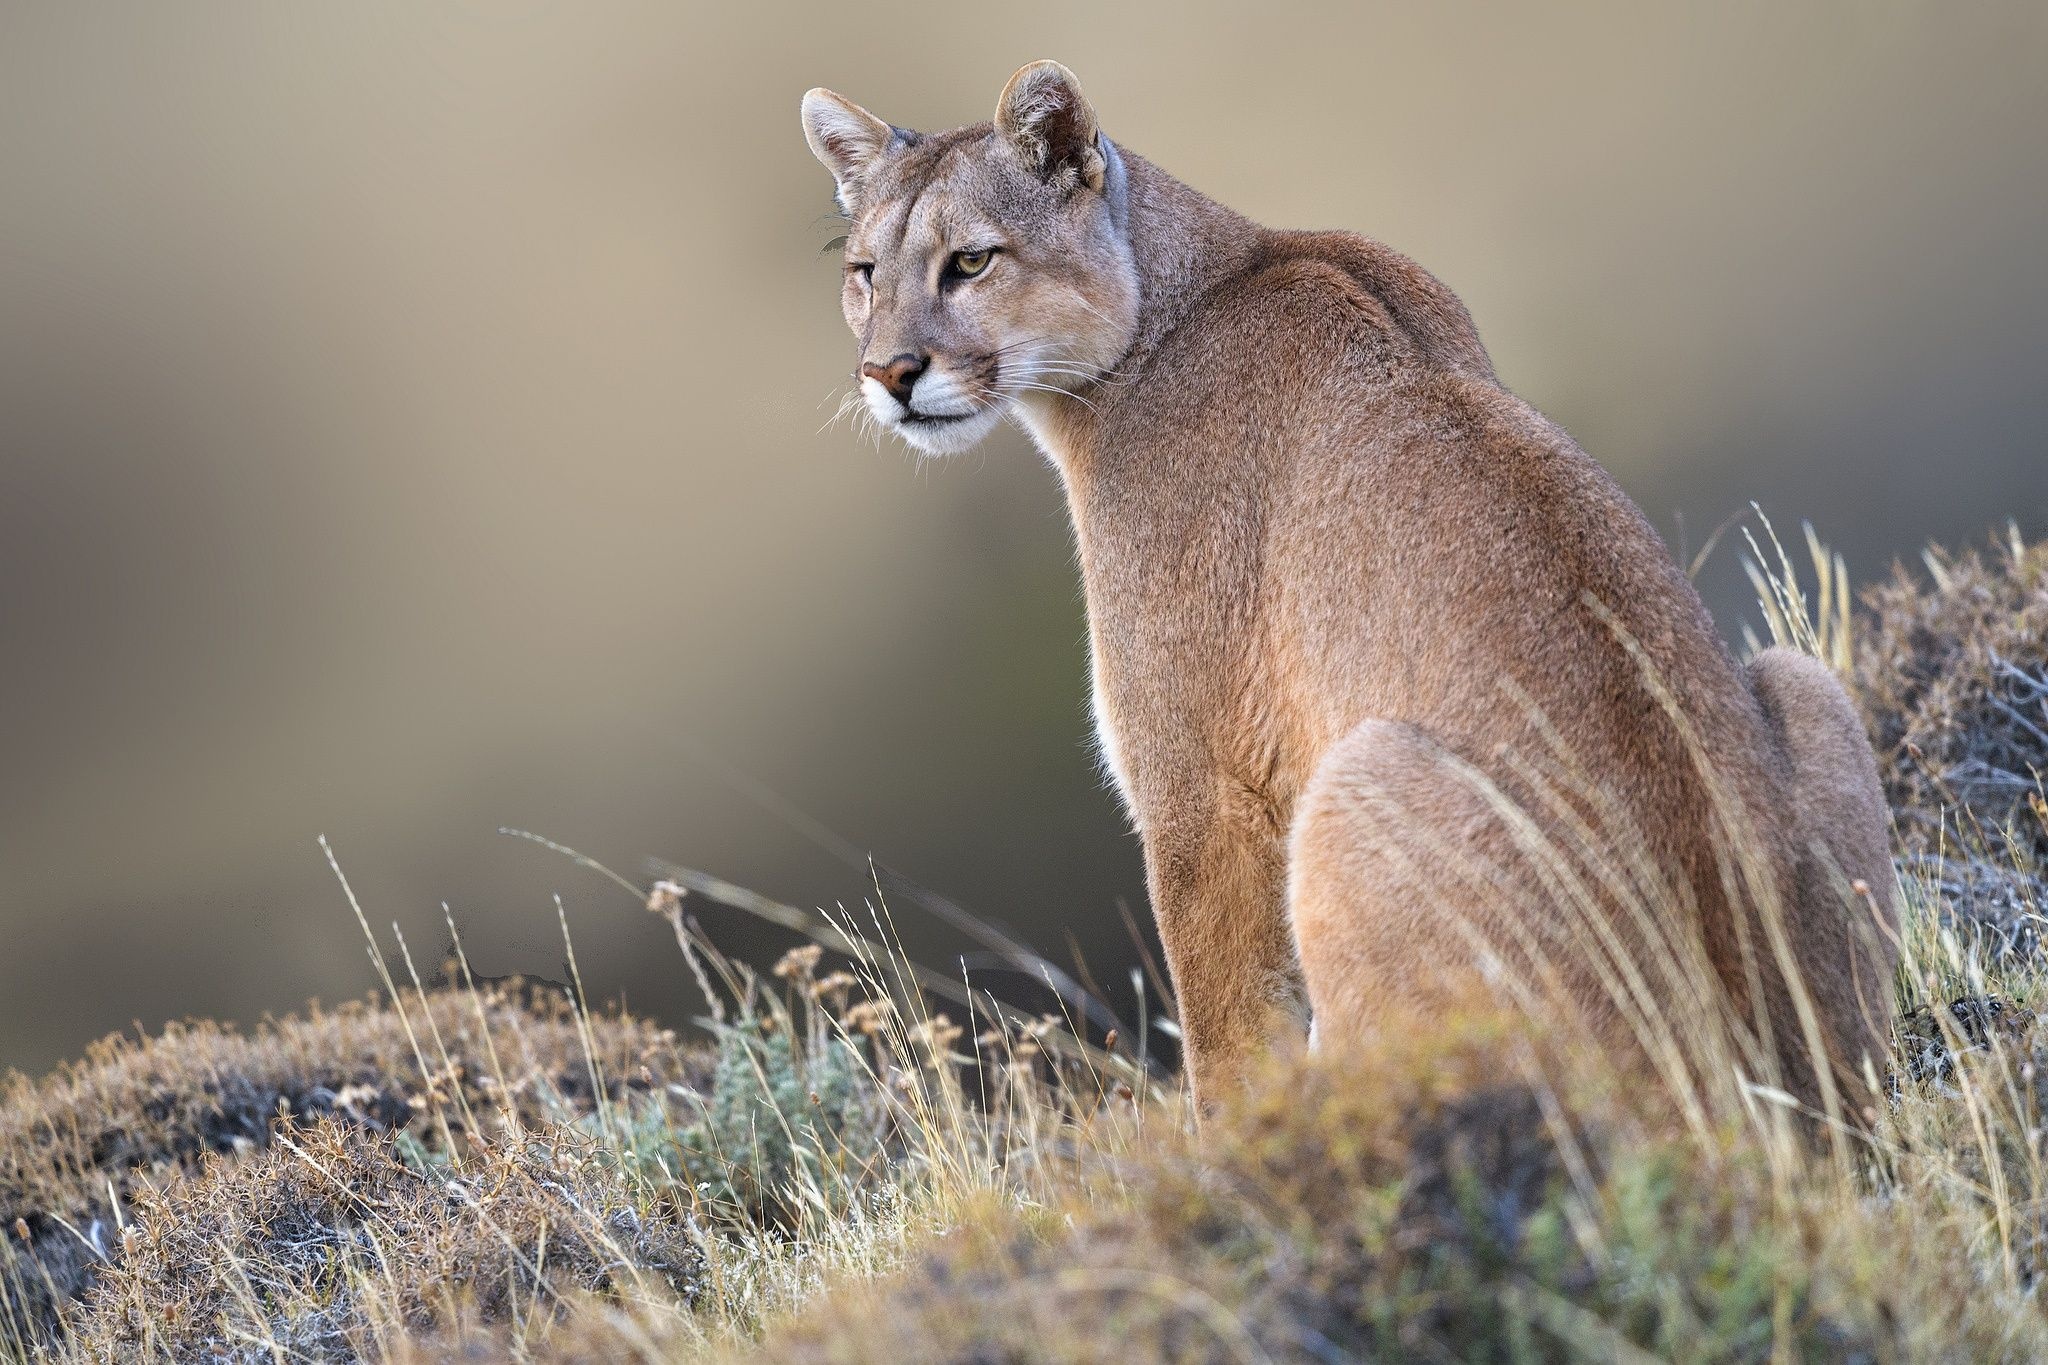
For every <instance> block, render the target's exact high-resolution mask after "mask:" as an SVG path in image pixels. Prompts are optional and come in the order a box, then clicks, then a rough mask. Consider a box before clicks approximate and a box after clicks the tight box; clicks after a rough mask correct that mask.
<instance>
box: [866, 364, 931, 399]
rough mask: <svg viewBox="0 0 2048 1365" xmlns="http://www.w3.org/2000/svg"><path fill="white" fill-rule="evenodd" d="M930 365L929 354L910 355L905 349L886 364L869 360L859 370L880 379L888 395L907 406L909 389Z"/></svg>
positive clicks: (867, 375) (870, 376) (868, 376)
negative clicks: (878, 363)
mask: <svg viewBox="0 0 2048 1365" xmlns="http://www.w3.org/2000/svg"><path fill="white" fill-rule="evenodd" d="M930 366H931V357H930V356H925V355H912V354H911V353H910V352H908V351H905V352H904V353H903V354H902V355H899V356H897V357H896V358H895V359H894V360H891V361H890V362H889V363H888V364H886V365H877V364H875V362H874V361H872V360H870V361H869V362H868V363H867V364H865V365H863V366H861V367H860V372H861V373H862V374H863V375H865V376H866V377H867V378H869V379H875V380H880V381H881V385H882V387H883V388H885V389H887V390H888V391H889V395H890V396H891V397H892V398H894V399H895V400H896V401H897V402H899V403H901V404H902V405H903V406H904V407H906V408H907V407H909V406H910V390H911V389H912V388H913V387H914V386H915V385H916V384H917V377H918V376H919V375H921V374H923V373H924V372H925V370H926V369H928V368H929V367H930Z"/></svg>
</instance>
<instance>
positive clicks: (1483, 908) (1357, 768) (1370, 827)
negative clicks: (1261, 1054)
mask: <svg viewBox="0 0 2048 1365" xmlns="http://www.w3.org/2000/svg"><path fill="white" fill-rule="evenodd" d="M1525 872H1526V868H1525V867H1523V866H1522V865H1521V864H1520V862H1519V860H1518V859H1517V858H1516V856H1515V849H1514V847H1513V840H1512V838H1511V836H1510V834H1509V832H1508V829H1507V826H1506V824H1505V822H1504V821H1503V819H1502V818H1501V816H1500V814H1499V813H1498V812H1497V811H1496V810H1495V809H1494V808H1493V806H1492V805H1491V804H1490V803H1489V801H1488V800H1487V797H1486V795H1485V794H1484V793H1483V792H1482V790H1481V789H1480V788H1479V787H1478V786H1477V785H1475V784H1474V783H1473V782H1472V781H1470V780H1469V778H1467V777H1466V776H1465V775H1464V774H1463V773H1462V772H1461V770H1460V765H1459V764H1457V763H1456V761H1455V760H1454V759H1453V758H1452V757H1451V755H1450V754H1449V753H1448V752H1447V751H1446V750H1445V749H1444V748H1443V747H1442V746H1441V745H1440V744H1438V743H1437V741H1436V740H1435V739H1433V738H1432V737H1431V736H1430V735H1429V734H1427V733H1426V732H1425V731H1423V730H1420V729H1418V728H1416V727H1415V726H1412V725H1406V724H1401V723H1397V722H1393V721H1385V720H1369V721H1366V722H1364V723H1362V724H1360V725H1359V726H1358V727H1357V728H1355V729H1353V730H1352V731H1351V732H1350V733H1348V734H1347V735H1345V737H1344V738H1343V739H1341V740H1339V741H1338V742H1337V743H1336V744H1335V745H1333V746H1332V747H1331V748H1330V750H1329V752H1328V753H1326V754H1325V755H1324V756H1323V759H1322V761H1321V762H1320V763H1319V764H1318V765H1317V768H1316V771H1315V775H1314V777H1313V778H1312V779H1311V780H1310V782H1309V784H1308V787H1307V789H1306V790H1305V791H1304V792H1303V794H1302V798H1301V801H1300V803H1299V804H1298V806H1297V807H1296V814H1295V818H1294V824H1293V828H1292V831H1291V838H1290V848H1289V857H1288V887H1287V904H1288V917H1289V920H1290V923H1291V926H1292V929H1293V932H1294V939H1295V946H1296V951H1297V955H1298V958H1299V961H1300V964H1301V973H1302V981H1303V984H1304V985H1305V987H1306V988H1307V992H1308V997H1309V1005H1310V1008H1311V1009H1312V1011H1313V1013H1314V1020H1315V1023H1314V1033H1313V1038H1314V1042H1315V1045H1316V1046H1317V1047H1319V1048H1321V1047H1326V1046H1329V1045H1332V1044H1355V1043H1357V1042H1359V1041H1362V1040H1365V1039H1369V1038H1371V1037H1372V1036H1373V1035H1374V1033H1375V1031H1376V1030H1378V1029H1379V1028H1381V1027H1384V1026H1388V1025H1390V1024H1392V1023H1393V1022H1394V1021H1395V1020H1397V1019H1400V1018H1402V1017H1404V1016H1405V1017H1407V1018H1410V1019H1412V1018H1414V1017H1417V1016H1418V1015H1419V1016H1421V1017H1424V1018H1428V1017H1434V1016H1436V1015H1439V1014H1441V1013H1442V1012H1443V1011H1445V1010H1449V1009H1456V1008H1459V1007H1461V1006H1463V1005H1465V1004H1467V1003H1469V1002H1470V997H1471V992H1472V991H1473V990H1474V989H1475V987H1476V986H1478V985H1479V983H1480V980H1481V978H1480V971H1479V967H1480V962H1481V959H1482V956H1483V955H1484V954H1485V953H1486V952H1488V951H1489V949H1493V950H1511V949H1512V947H1513V945H1512V944H1507V943H1503V942H1501V941H1500V940H1499V937H1498V932H1499V931H1500V930H1501V928H1502V927H1503V921H1504V920H1505V918H1506V917H1504V916H1503V915H1502V914H1501V912H1500V907H1501V905H1502V904H1503V903H1504V902H1507V901H1512V900H1514V899H1519V898H1520V896H1522V895H1523V894H1525V893H1526V892H1527V890H1528V886H1527V883H1526V881H1518V878H1520V877H1522V875H1523V874H1524V873H1525ZM1523 965H1525V966H1526V961H1524V964H1523Z"/></svg>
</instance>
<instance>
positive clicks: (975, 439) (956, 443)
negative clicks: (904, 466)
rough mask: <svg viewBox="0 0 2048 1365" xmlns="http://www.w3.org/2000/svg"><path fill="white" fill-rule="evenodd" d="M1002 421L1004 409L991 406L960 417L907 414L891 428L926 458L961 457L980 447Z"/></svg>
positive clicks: (890, 426)
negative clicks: (966, 451) (933, 456)
mask: <svg viewBox="0 0 2048 1365" xmlns="http://www.w3.org/2000/svg"><path fill="white" fill-rule="evenodd" d="M1001 420H1002V412H1001V410H1000V409H998V408H996V407H994V406H990V407H983V408H976V409H974V410H973V411H971V412H966V413H961V414H959V415H957V416H921V415H919V414H917V413H905V414H904V415H902V416H900V417H898V418H896V420H895V421H893V422H891V423H890V424H889V429H890V430H891V431H893V432H895V433H896V434H897V435H898V436H901V437H902V438H903V439H904V440H905V441H906V442H908V443H909V444H910V445H911V446H912V447H913V448H915V449H917V450H919V451H921V452H923V453H924V454H926V455H958V454H960V453H961V452H962V451H964V450H971V449H973V448H974V447H975V446H976V445H978V444H979V443H980V441H981V438H982V437H984V436H986V435H988V434H989V432H990V431H992V430H993V429H994V428H995V425H996V423H997V422H999V421H1001Z"/></svg>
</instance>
